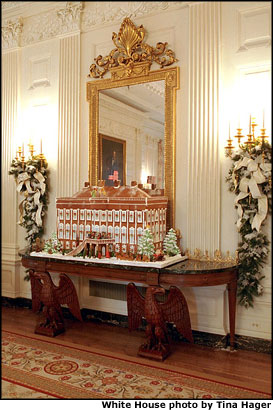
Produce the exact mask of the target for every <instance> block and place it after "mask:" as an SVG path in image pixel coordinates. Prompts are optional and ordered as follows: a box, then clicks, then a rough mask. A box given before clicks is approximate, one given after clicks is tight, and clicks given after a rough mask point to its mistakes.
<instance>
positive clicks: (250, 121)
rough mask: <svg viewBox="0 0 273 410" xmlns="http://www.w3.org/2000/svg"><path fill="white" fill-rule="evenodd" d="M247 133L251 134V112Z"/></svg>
mask: <svg viewBox="0 0 273 410" xmlns="http://www.w3.org/2000/svg"><path fill="white" fill-rule="evenodd" d="M249 134H250V135H251V114H250V116H249Z"/></svg>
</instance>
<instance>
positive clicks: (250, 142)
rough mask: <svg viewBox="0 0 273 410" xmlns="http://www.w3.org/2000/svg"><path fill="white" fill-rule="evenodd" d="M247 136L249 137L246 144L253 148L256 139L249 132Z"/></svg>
mask: <svg viewBox="0 0 273 410" xmlns="http://www.w3.org/2000/svg"><path fill="white" fill-rule="evenodd" d="M247 137H248V140H247V141H246V142H245V144H246V145H247V148H248V149H251V148H252V145H253V144H254V141H253V139H252V137H253V136H252V134H248V135H247Z"/></svg>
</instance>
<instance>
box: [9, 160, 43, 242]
mask: <svg viewBox="0 0 273 410" xmlns="http://www.w3.org/2000/svg"><path fill="white" fill-rule="evenodd" d="M9 175H13V176H14V179H15V181H16V184H17V191H18V192H20V194H21V195H23V196H24V199H23V200H22V202H21V203H20V205H19V210H20V220H19V222H18V224H19V225H20V226H22V227H24V228H25V229H26V231H27V235H26V238H25V239H26V240H27V241H28V242H29V245H32V244H33V243H34V242H35V240H36V238H41V237H42V235H43V232H44V229H43V223H42V219H43V217H44V216H45V211H46V210H47V205H48V170H47V162H46V160H44V159H43V160H42V159H41V158H40V157H39V156H38V155H37V156H33V157H32V158H30V159H28V160H27V161H25V162H24V163H23V162H22V161H21V159H20V158H19V159H17V158H15V159H13V161H12V163H11V167H10V171H9Z"/></svg>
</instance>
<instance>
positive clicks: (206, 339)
mask: <svg viewBox="0 0 273 410" xmlns="http://www.w3.org/2000/svg"><path fill="white" fill-rule="evenodd" d="M2 306H6V307H21V308H28V309H31V299H27V298H21V297H20V298H16V299H12V298H9V297H4V296H2ZM62 309H63V313H64V317H65V318H71V313H70V311H69V310H68V308H65V307H63V308H62ZM81 313H82V317H83V319H84V320H92V321H96V322H99V323H107V324H111V325H113V326H121V327H128V318H127V316H124V315H118V314H116V313H108V312H99V311H96V310H92V309H87V308H83V309H81ZM144 329H145V323H144V324H143V326H142V330H143V331H144ZM168 331H169V334H170V335H171V337H172V339H174V340H183V337H182V336H181V335H180V334H179V333H178V332H177V330H176V328H175V327H173V325H172V324H168ZM192 333H193V338H194V343H195V344H198V345H202V346H208V347H212V348H217V349H226V348H227V346H228V342H229V335H227V336H223V335H218V334H214V333H207V332H200V331H197V330H193V331H192ZM235 348H236V349H240V350H248V351H255V352H258V353H267V354H271V353H272V346H271V341H270V340H266V339H260V338H256V337H250V336H241V335H236V343H235Z"/></svg>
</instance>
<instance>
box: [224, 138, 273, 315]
mask: <svg viewBox="0 0 273 410" xmlns="http://www.w3.org/2000/svg"><path fill="white" fill-rule="evenodd" d="M231 159H232V161H233V164H232V166H231V168H230V170H229V173H228V177H227V178H226V181H227V182H228V184H229V190H230V191H231V192H234V193H235V195H236V199H235V207H236V208H237V210H238V214H239V219H238V221H237V227H238V231H239V233H240V235H241V241H240V242H239V245H238V249H237V250H238V256H239V263H240V266H239V278H238V298H239V304H240V305H242V306H245V307H246V308H248V307H249V306H251V307H253V302H254V298H255V297H257V296H260V295H262V293H263V286H262V284H261V281H262V279H263V278H264V276H262V273H261V268H262V267H263V266H264V264H265V263H266V259H267V256H268V253H269V240H268V238H267V236H266V235H265V234H264V233H263V232H261V229H262V227H263V224H264V222H265V219H266V216H267V212H269V213H271V200H272V197H271V146H270V144H269V143H267V142H263V143H262V144H259V143H258V142H257V143H256V144H255V146H254V147H252V148H251V149H248V147H240V148H239V150H238V151H237V152H235V153H234V154H233V155H232V156H231ZM249 182H250V184H251V185H250V186H249V185H248V183H249ZM253 183H254V190H255V192H256V194H255V195H253V192H252V191H251V187H253ZM252 190H253V188H252ZM261 199H262V200H263V201H264V202H263V208H264V209H263V211H262V209H261V204H260V203H259V200H261ZM267 206H268V209H267Z"/></svg>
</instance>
